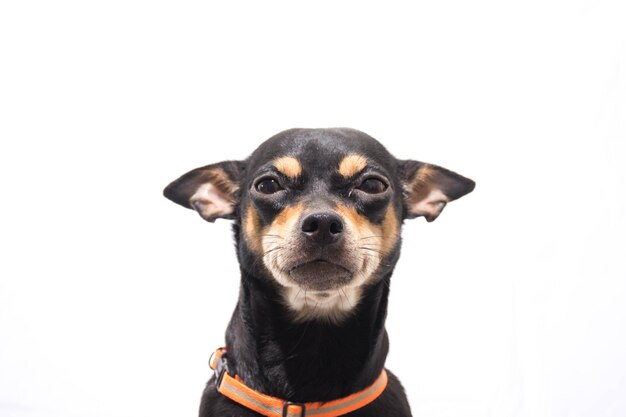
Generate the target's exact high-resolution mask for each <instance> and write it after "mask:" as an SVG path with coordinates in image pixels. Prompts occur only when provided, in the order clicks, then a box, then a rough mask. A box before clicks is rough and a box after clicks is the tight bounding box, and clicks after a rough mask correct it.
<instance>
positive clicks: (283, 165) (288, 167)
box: [274, 156, 302, 178]
mask: <svg viewBox="0 0 626 417" xmlns="http://www.w3.org/2000/svg"><path fill="white" fill-rule="evenodd" d="M274 167H276V169H277V170H278V171H279V172H280V173H282V174H283V175H285V176H287V177H289V178H297V177H299V176H300V174H302V165H301V164H300V161H298V160H297V159H296V158H294V157H292V156H282V157H280V158H277V159H275V160H274Z"/></svg>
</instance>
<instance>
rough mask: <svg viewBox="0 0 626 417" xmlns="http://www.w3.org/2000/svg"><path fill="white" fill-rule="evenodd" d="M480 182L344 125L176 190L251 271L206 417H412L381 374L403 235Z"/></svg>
mask: <svg viewBox="0 0 626 417" xmlns="http://www.w3.org/2000/svg"><path fill="white" fill-rule="evenodd" d="M474 185H475V183H474V181H472V180H470V179H468V178H465V177H463V176H461V175H459V174H456V173H454V172H452V171H449V170H447V169H445V168H442V167H439V166H437V165H433V164H429V163H423V162H419V161H415V160H398V159H396V158H395V157H393V156H392V155H391V154H390V153H389V152H388V151H387V150H386V149H385V148H384V147H383V145H382V144H381V143H379V142H378V141H377V140H375V139H374V138H372V137H370V136H368V135H367V134H365V133H363V132H360V131H358V130H354V129H347V128H334V129H291V130H287V131H284V132H281V133H279V134H277V135H275V136H273V137H271V138H270V139H268V140H266V141H265V142H263V143H262V144H261V145H260V146H259V147H258V148H257V149H256V150H255V151H254V152H253V153H252V154H251V155H250V156H249V157H248V158H247V159H246V160H243V161H225V162H220V163H216V164H212V165H207V166H204V167H201V168H197V169H194V170H192V171H190V172H188V173H186V174H185V175H183V176H181V177H180V178H178V179H177V180H175V181H173V182H172V183H171V184H169V185H168V186H167V187H166V188H165V190H164V195H165V197H167V198H168V199H170V200H172V201H173V202H175V203H177V204H180V205H181V206H183V207H186V208H189V209H193V210H195V211H197V212H198V214H199V215H200V216H201V217H202V218H203V219H204V220H207V221H209V222H213V221H215V220H216V219H231V220H233V230H234V237H235V244H236V251H237V257H238V260H239V264H240V269H241V284H240V292H239V299H238V302H237V305H236V307H235V310H234V313H233V315H232V318H231V320H230V323H229V325H228V329H227V331H226V340H225V341H226V346H225V347H224V348H220V349H218V350H217V351H216V352H215V354H214V355H213V358H212V359H211V361H210V362H211V367H212V368H213V369H214V370H215V375H214V376H213V377H212V378H211V379H210V380H209V382H208V383H207V385H206V387H205V390H204V393H203V395H202V400H201V405H200V416H201V417H214V416H229V417H230V416H237V417H253V416H259V415H265V416H277V417H304V416H309V417H311V416H317V417H333V416H339V415H349V416H354V417H370V416H372V417H373V416H376V417H379V416H387V417H407V416H411V411H410V408H409V403H408V400H407V397H406V394H405V392H404V389H403V387H402V385H401V384H400V382H399V380H398V378H397V377H396V376H395V375H394V374H392V373H391V372H390V371H388V370H386V369H385V358H386V356H387V352H388V346H389V342H388V337H387V332H386V330H385V318H386V314H387V302H388V295H389V288H390V278H391V275H392V272H393V270H394V267H395V265H396V262H397V261H398V257H399V255H400V246H401V237H400V231H401V227H402V224H403V222H404V220H407V219H412V218H415V217H420V216H422V217H424V218H425V219H426V220H427V221H428V222H432V221H433V220H435V219H436V218H437V217H438V216H439V215H440V214H441V212H442V210H443V209H444V207H445V206H446V204H447V203H449V202H451V201H453V200H456V199H458V198H460V197H462V196H464V195H465V194H467V193H469V192H471V191H472V190H473V189H474Z"/></svg>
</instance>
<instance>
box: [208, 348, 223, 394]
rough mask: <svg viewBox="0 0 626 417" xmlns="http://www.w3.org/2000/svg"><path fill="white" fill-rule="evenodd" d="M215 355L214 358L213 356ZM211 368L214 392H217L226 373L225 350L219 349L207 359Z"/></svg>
mask: <svg viewBox="0 0 626 417" xmlns="http://www.w3.org/2000/svg"><path fill="white" fill-rule="evenodd" d="M214 355H215V356H214ZM209 364H210V366H211V368H213V370H214V371H215V390H216V391H217V392H219V390H220V386H221V385H222V381H223V380H224V375H225V374H226V373H227V372H228V362H227V361H226V349H224V348H220V349H218V350H217V352H215V353H214V354H213V355H211V358H210V359H209Z"/></svg>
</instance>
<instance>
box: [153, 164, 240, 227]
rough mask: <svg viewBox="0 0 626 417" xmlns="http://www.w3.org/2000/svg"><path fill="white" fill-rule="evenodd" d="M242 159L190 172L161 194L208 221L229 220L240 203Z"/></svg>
mask: <svg viewBox="0 0 626 417" xmlns="http://www.w3.org/2000/svg"><path fill="white" fill-rule="evenodd" d="M243 169H244V168H243V162H242V161H225V162H220V163H217V164H213V165H207V166H205V167H201V168H196V169H194V170H193V171H189V172H188V173H186V174H185V175H183V176H182V177H180V178H179V179H177V180H175V181H173V182H172V183H171V184H170V185H168V186H167V187H165V189H164V190H163V195H164V196H165V197H167V198H169V199H170V200H172V201H173V202H175V203H177V204H180V205H181V206H183V207H187V208H188V209H193V210H196V211H197V212H198V214H200V216H202V218H203V219H204V220H206V221H208V222H211V223H212V222H214V221H215V220H216V219H232V218H234V214H235V207H236V205H237V204H238V203H239V201H238V200H239V197H238V190H239V181H240V180H241V176H242V172H243Z"/></svg>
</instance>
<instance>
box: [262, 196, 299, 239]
mask: <svg viewBox="0 0 626 417" xmlns="http://www.w3.org/2000/svg"><path fill="white" fill-rule="evenodd" d="M303 210H304V205H303V204H302V203H298V204H296V205H295V206H290V207H286V208H285V209H283V211H281V212H280V213H279V214H278V216H276V218H275V219H274V221H273V222H272V224H271V225H269V226H268V227H266V229H265V231H264V233H266V234H271V235H278V236H280V237H282V238H283V239H284V238H287V236H288V235H289V229H290V228H291V227H293V224H294V223H295V222H296V220H297V219H299V218H300V215H301V214H302V211H303Z"/></svg>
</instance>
